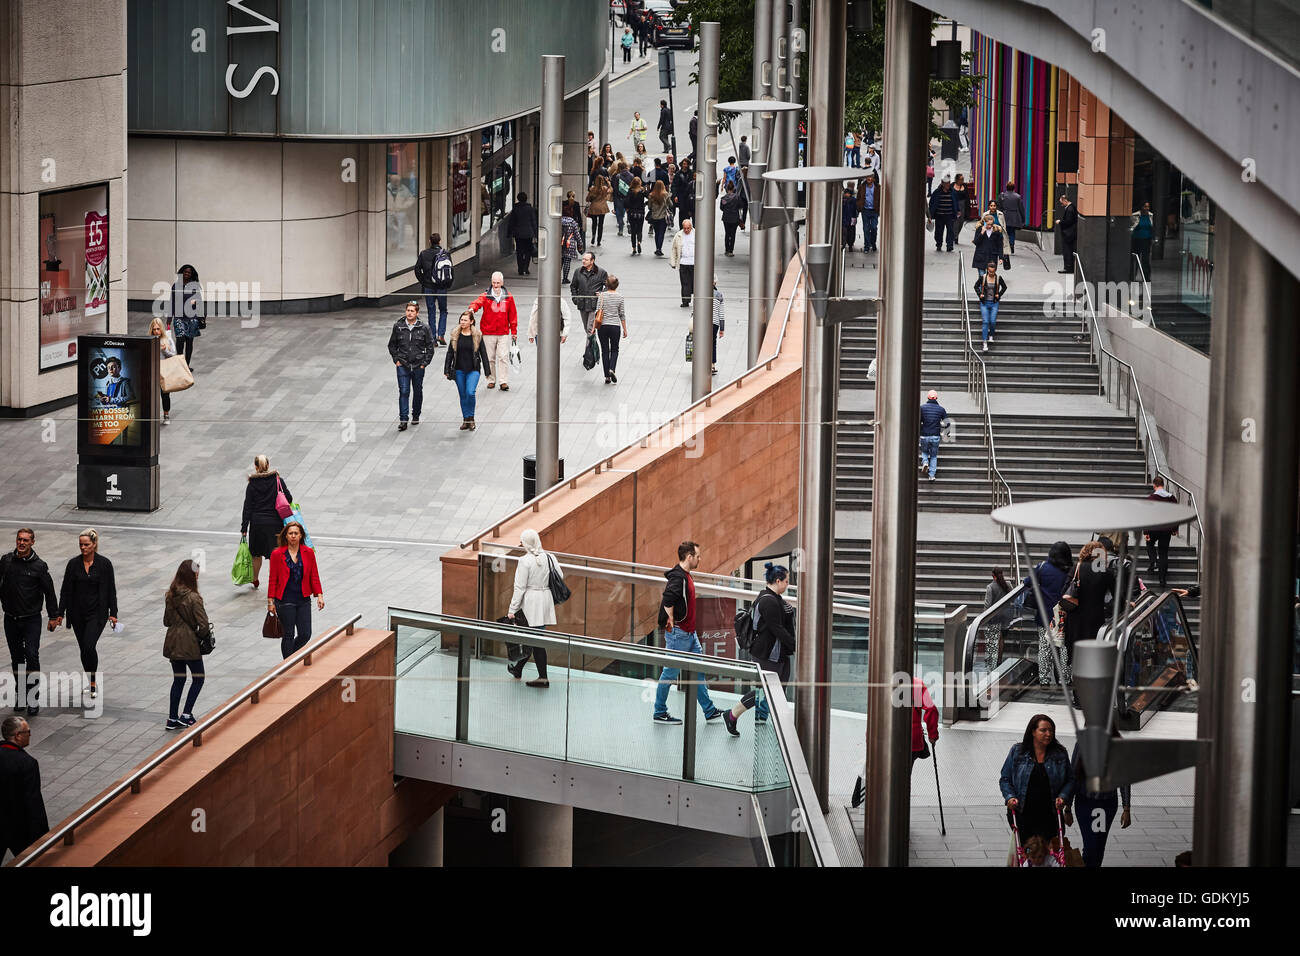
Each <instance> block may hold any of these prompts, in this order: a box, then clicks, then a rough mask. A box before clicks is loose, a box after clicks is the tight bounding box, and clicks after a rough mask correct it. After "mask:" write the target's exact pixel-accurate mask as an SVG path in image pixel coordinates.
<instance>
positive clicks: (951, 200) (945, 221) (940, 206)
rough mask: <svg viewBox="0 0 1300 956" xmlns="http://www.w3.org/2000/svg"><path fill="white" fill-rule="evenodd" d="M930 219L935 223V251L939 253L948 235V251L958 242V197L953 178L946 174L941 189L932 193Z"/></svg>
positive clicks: (940, 185)
mask: <svg viewBox="0 0 1300 956" xmlns="http://www.w3.org/2000/svg"><path fill="white" fill-rule="evenodd" d="M930 218H931V219H932V220H933V221H934V251H935V252H938V251H939V247H940V246H941V245H942V244H943V242H944V233H945V231H946V233H947V241H948V251H949V252H952V247H953V243H955V242H956V241H957V233H956V228H955V227H956V220H957V197H956V194H954V193H953V191H952V177H951V176H949V175H948V174H947V173H945V174H944V177H943V182H941V183H940V184H939V188H938V189H936V190H935V191H934V192H932V193H930Z"/></svg>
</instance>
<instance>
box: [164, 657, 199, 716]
mask: <svg viewBox="0 0 1300 956" xmlns="http://www.w3.org/2000/svg"><path fill="white" fill-rule="evenodd" d="M186 667H188V668H189V669H190V673H191V674H192V675H194V679H193V680H191V681H190V692H189V693H188V694H186V695H185V709H184V710H183V711H181V712H180V713H182V714H193V713H194V702H195V701H196V700H198V699H199V691H201V690H202V689H203V659H202V658H199V659H198V660H196V661H172V698H171V708H172V709H171V711H170V712H168V714H167V716H168V717H170V718H171V719H172V720H175V719H176V718H177V717H178V716H179V714H177V712H176V709H177V708H178V707H180V705H181V691H182V690H184V689H185V668H186Z"/></svg>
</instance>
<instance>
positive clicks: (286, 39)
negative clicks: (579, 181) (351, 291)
mask: <svg viewBox="0 0 1300 956" xmlns="http://www.w3.org/2000/svg"><path fill="white" fill-rule="evenodd" d="M277 10H278V12H277ZM244 11H252V12H254V13H258V14H261V15H262V17H265V18H267V19H268V20H269V21H271V22H272V23H275V24H276V25H277V26H278V30H274V31H273V30H271V29H270V28H269V27H268V26H267V24H266V23H265V22H263V21H262V20H260V19H258V18H257V17H255V16H253V15H251V14H250V13H246V12H244ZM277 17H278V18H279V19H278V20H277V19H276V18H277ZM228 28H233V29H235V30H243V29H246V28H261V29H259V32H241V33H234V34H230V35H227V33H226V30H227V29H228ZM200 30H201V31H203V32H202V34H198V33H196V31H200ZM608 34H609V19H608V6H607V4H606V2H605V0H545V2H544V3H543V2H540V0H529V2H521V0H278V2H276V0H242V2H240V3H239V4H237V5H236V4H234V3H230V2H226V3H223V2H221V0H131V2H130V6H129V15H128V44H127V53H128V76H129V77H130V86H129V94H128V95H129V100H128V114H127V115H128V128H129V129H130V131H131V132H132V133H183V134H215V135H250V136H285V137H305V138H312V137H319V138H327V137H340V138H344V137H346V138H353V139H356V138H363V139H367V138H376V139H388V140H398V139H408V138H425V137H431V136H445V135H448V134H450V133H454V132H458V131H462V130H467V129H473V128H477V127H481V126H485V125H487V124H489V123H491V122H493V121H496V120H501V119H506V118H509V117H512V116H518V115H520V114H523V113H527V112H530V111H532V110H536V109H538V108H539V107H540V104H541V82H540V80H541V64H540V61H539V57H541V56H542V55H543V54H548V53H555V54H564V56H565V57H566V61H565V85H566V87H567V89H566V90H565V92H566V94H567V93H571V92H573V91H575V90H578V89H581V88H584V87H586V86H588V85H590V84H591V83H592V82H593V81H595V80H597V79H599V76H600V73H601V70H603V69H604V65H605V55H606V49H607V46H608V42H609V36H608ZM200 46H201V47H202V51H201V52H200V51H199V50H198V49H197V48H198V47H200ZM231 64H234V66H235V70H234V72H233V74H231V76H230V79H229V84H228V81H227V71H228V68H229V67H230V65H231ZM271 71H274V75H272V72H271ZM277 79H278V84H279V85H278V90H277V91H276V92H275V94H274V95H273V94H272V90H273V89H274V88H275V81H276V80H277ZM254 80H256V82H254ZM231 89H234V90H235V91H237V92H238V93H244V92H245V91H247V95H246V96H237V95H232V94H231V92H230V90H231Z"/></svg>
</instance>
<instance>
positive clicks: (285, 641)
mask: <svg viewBox="0 0 1300 956" xmlns="http://www.w3.org/2000/svg"><path fill="white" fill-rule="evenodd" d="M275 615H276V617H278V618H279V619H280V630H281V635H280V657H281V658H286V657H288V656H289V655H290V654H292V653H293V652H294V651H296V650H300V649H301V648H303V647H306V646H307V642H308V641H310V640H311V598H299V599H298V600H297V601H276V602H275Z"/></svg>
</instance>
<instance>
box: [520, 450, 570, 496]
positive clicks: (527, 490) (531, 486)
mask: <svg viewBox="0 0 1300 956" xmlns="http://www.w3.org/2000/svg"><path fill="white" fill-rule="evenodd" d="M557 480H559V481H563V480H564V459H563V458H561V459H560V470H559V472H558V479H557ZM543 490H544V489H543ZM536 497H537V456H536V455H524V504H528V502H530V501H532V500H533V499H534V498H536Z"/></svg>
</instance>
